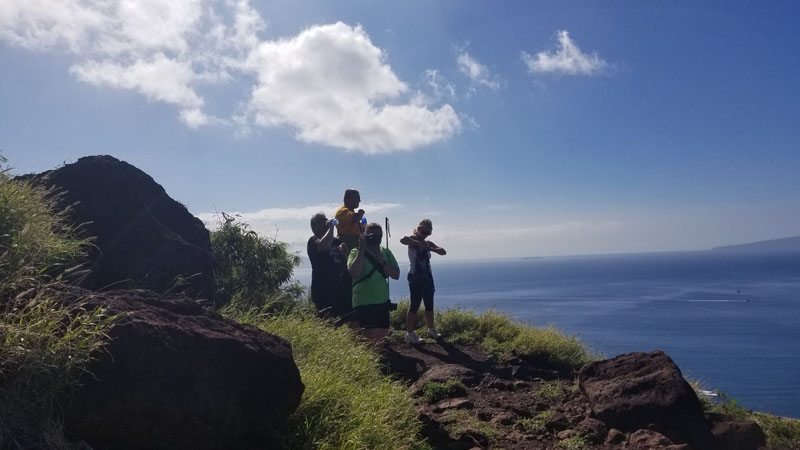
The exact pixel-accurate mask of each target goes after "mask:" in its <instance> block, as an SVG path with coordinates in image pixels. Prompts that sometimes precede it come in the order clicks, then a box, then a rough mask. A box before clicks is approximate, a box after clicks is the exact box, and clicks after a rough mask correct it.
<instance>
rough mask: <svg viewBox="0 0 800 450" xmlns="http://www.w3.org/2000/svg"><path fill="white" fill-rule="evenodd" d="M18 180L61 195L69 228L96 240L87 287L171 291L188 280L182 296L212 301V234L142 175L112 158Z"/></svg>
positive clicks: (91, 159)
mask: <svg viewBox="0 0 800 450" xmlns="http://www.w3.org/2000/svg"><path fill="white" fill-rule="evenodd" d="M19 178H21V179H30V180H33V181H35V182H37V183H41V184H43V185H45V186H51V187H55V188H56V189H58V190H59V191H62V194H63V196H62V197H61V198H60V201H59V202H60V204H61V205H62V207H65V208H66V207H67V206H70V208H68V212H69V219H70V221H71V222H72V223H73V224H76V225H79V224H82V233H83V234H84V235H85V236H86V237H96V239H95V240H94V242H93V244H94V247H93V248H91V249H90V262H89V264H88V267H87V268H88V269H90V273H89V275H88V277H87V278H85V279H84V280H83V281H82V283H81V285H82V286H83V287H86V288H88V289H93V290H100V289H107V288H109V287H111V288H113V289H130V288H140V289H150V290H153V291H156V292H167V291H168V290H170V289H173V288H175V286H176V284H180V280H181V279H186V278H188V279H189V280H188V282H187V283H186V284H185V285H184V286H182V288H181V292H185V293H187V294H188V295H190V296H192V297H199V296H202V297H205V298H210V297H211V296H213V294H214V278H213V277H214V261H213V258H212V254H211V243H210V239H209V232H208V230H207V229H206V228H205V226H204V225H203V223H202V222H201V221H200V220H199V219H197V218H196V217H194V216H193V215H192V214H190V213H189V211H188V210H187V209H186V207H185V206H183V205H182V204H180V203H178V202H177V201H175V200H173V199H172V198H170V197H169V196H168V195H167V193H166V191H164V188H163V187H161V186H160V185H159V184H158V183H156V182H155V181H154V180H153V178H151V177H150V176H149V175H147V174H146V173H144V172H143V171H141V170H139V169H137V168H136V167H134V166H132V165H130V164H128V163H126V162H124V161H120V160H118V159H116V158H113V157H111V156H87V157H84V158H80V159H79V160H78V161H77V162H75V163H72V164H67V165H65V166H63V167H61V168H59V169H56V170H51V171H47V172H44V173H41V174H38V175H25V176H22V177H19Z"/></svg>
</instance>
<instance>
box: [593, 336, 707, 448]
mask: <svg viewBox="0 0 800 450" xmlns="http://www.w3.org/2000/svg"><path fill="white" fill-rule="evenodd" d="M578 385H579V387H580V389H581V391H582V392H583V393H584V394H585V395H586V397H587V398H588V400H589V402H590V404H591V407H592V410H593V412H594V415H595V416H596V417H597V418H598V419H600V420H602V421H603V422H605V423H606V424H607V425H608V426H609V427H613V428H618V429H620V430H622V431H634V430H637V429H641V428H648V427H649V428H654V429H657V430H659V431H660V432H661V433H662V434H664V435H666V436H667V437H669V438H670V439H671V440H672V441H673V442H676V443H689V444H691V445H692V446H695V447H697V448H708V447H709V446H710V445H711V439H712V437H711V432H710V425H709V423H708V421H707V420H706V419H705V416H704V415H703V410H702V407H701V405H700V401H699V400H698V398H697V395H696V394H695V393H694V391H693V390H692V388H691V386H690V385H689V383H688V382H687V381H686V380H685V379H684V378H683V376H682V375H681V371H680V369H678V366H676V365H675V363H674V362H673V361H672V359H670V357H669V356H667V355H666V354H665V353H664V352H661V351H654V352H651V353H629V354H625V355H620V356H617V357H616V358H613V359H609V360H604V361H597V362H594V363H591V364H587V365H586V366H584V367H583V368H582V369H581V370H580V373H579V374H578Z"/></svg>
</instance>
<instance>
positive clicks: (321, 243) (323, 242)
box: [317, 220, 334, 251]
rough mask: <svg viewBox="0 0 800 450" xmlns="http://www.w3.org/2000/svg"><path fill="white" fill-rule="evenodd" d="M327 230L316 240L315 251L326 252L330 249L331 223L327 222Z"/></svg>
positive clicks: (331, 239) (332, 226)
mask: <svg viewBox="0 0 800 450" xmlns="http://www.w3.org/2000/svg"><path fill="white" fill-rule="evenodd" d="M327 225H328V230H327V231H325V234H324V235H323V236H322V237H321V238H319V239H317V251H322V250H327V249H329V248H331V243H332V242H333V228H334V225H333V222H332V221H330V220H329V221H328V223H327Z"/></svg>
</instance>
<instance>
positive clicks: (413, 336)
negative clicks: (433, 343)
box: [406, 333, 422, 345]
mask: <svg viewBox="0 0 800 450" xmlns="http://www.w3.org/2000/svg"><path fill="white" fill-rule="evenodd" d="M421 343H422V339H420V338H419V336H417V333H406V344H411V345H418V344H421Z"/></svg>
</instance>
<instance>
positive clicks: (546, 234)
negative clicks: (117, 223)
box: [0, 0, 800, 258]
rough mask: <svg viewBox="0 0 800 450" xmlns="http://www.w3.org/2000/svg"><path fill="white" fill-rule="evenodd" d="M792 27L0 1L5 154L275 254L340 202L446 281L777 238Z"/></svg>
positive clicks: (611, 10)
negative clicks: (501, 264)
mask: <svg viewBox="0 0 800 450" xmlns="http://www.w3.org/2000/svg"><path fill="white" fill-rule="evenodd" d="M798 24H800V3H798V2H795V1H774V2H689V1H682V2H659V3H656V2H635V1H620V2H613V3H608V2H603V3H600V2H568V3H565V2H558V1H553V2H521V1H520V2H502V3H500V2H489V1H482V2H481V1H476V2H456V1H443V2H422V1H418V2H414V1H411V2H400V3H398V2H361V1H331V0H326V1H319V2H295V1H275V2H256V1H246V0H235V1H234V0H231V1H225V0H217V1H204V0H173V1H170V2H166V1H163V0H146V1H145V0H141V1H132V0H128V1H117V2H107V1H100V0H73V1H71V2H63V1H60V0H38V1H35V2H29V1H21V0H5V1H3V2H2V3H0V64H1V65H2V67H3V70H0V150H2V152H3V154H4V155H5V156H6V157H7V158H8V159H9V161H10V164H11V166H12V167H13V168H14V171H15V172H16V173H25V172H32V171H42V170H47V169H50V168H53V167H56V166H58V165H60V164H63V163H64V162H70V161H75V160H76V159H77V158H79V157H81V156H85V155H91V154H111V155H113V156H116V157H117V158H120V159H122V160H125V161H128V162H130V163H131V164H134V165H136V166H137V167H139V168H141V169H142V170H144V171H146V172H147V173H148V174H150V175H152V176H153V177H154V178H155V179H156V181H158V182H159V183H160V184H162V185H163V186H164V187H165V189H166V190H167V192H168V193H169V194H170V195H171V196H172V197H173V198H176V199H178V200H179V201H181V202H183V203H184V204H186V205H187V207H188V208H189V209H190V210H191V211H192V212H193V213H194V214H196V215H198V216H200V217H201V218H203V219H204V220H206V221H208V222H209V223H213V222H214V219H213V213H214V212H215V211H226V212H232V213H239V214H241V216H242V217H243V219H244V220H246V221H248V222H249V223H250V224H251V225H252V226H253V228H255V229H256V230H258V231H260V232H263V233H265V234H268V235H270V236H275V237H277V238H278V239H281V240H285V241H288V242H290V243H291V244H292V245H293V248H296V249H300V248H302V246H303V245H302V244H303V242H304V241H305V239H306V238H307V236H308V235H309V230H308V224H307V220H308V218H309V217H310V215H311V214H312V213H313V212H315V211H317V210H323V211H325V212H327V213H328V214H332V212H333V210H334V209H335V207H336V206H337V204H338V203H339V202H340V201H341V196H342V192H343V191H344V189H345V188H348V187H354V188H358V189H360V190H361V193H362V199H363V201H364V209H366V211H367V217H368V218H369V219H370V220H375V221H380V222H383V218H384V217H386V216H388V217H389V218H390V220H391V223H392V231H393V235H394V236H395V240H397V239H399V237H400V235H401V234H402V233H403V232H406V231H408V230H410V229H411V228H412V227H413V226H414V225H415V223H416V222H417V221H418V220H419V219H420V218H422V217H429V218H431V220H432V221H433V223H434V234H433V236H432V237H431V239H432V240H434V241H436V242H437V244H439V245H442V246H444V247H445V248H447V249H448V251H449V255H450V256H449V257H452V258H478V257H513V256H535V255H568V254H589V253H610V252H636V251H662V250H693V249H705V248H709V247H713V246H717V245H724V244H731V243H738V242H746V241H754V240H760V239H770V238H777V237H783V236H789V235H797V234H800V196H798V193H800V86H798V83H797V78H798V74H800V33H798V32H797V31H798ZM399 246H400V245H399V244H397V243H395V244H393V247H395V248H399Z"/></svg>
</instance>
